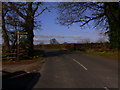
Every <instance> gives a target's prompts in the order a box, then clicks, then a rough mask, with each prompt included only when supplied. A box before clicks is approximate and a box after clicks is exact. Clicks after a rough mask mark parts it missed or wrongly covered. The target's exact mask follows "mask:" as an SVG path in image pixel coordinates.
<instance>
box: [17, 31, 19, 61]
mask: <svg viewBox="0 0 120 90" xmlns="http://www.w3.org/2000/svg"><path fill="white" fill-rule="evenodd" d="M17 61H19V31H18V32H17Z"/></svg>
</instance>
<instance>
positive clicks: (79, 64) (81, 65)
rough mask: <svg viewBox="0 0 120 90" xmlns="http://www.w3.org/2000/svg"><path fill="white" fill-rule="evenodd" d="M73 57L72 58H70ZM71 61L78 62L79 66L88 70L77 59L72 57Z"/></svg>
mask: <svg viewBox="0 0 120 90" xmlns="http://www.w3.org/2000/svg"><path fill="white" fill-rule="evenodd" d="M72 59H73V58H72ZM73 61H75V62H76V63H78V64H79V65H80V66H81V67H83V68H84V69H85V70H88V69H87V68H86V67H85V66H83V65H82V64H81V63H80V62H78V61H77V60H75V59H73Z"/></svg>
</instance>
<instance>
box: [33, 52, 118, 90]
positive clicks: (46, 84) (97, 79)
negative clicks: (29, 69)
mask: <svg viewBox="0 0 120 90" xmlns="http://www.w3.org/2000/svg"><path fill="white" fill-rule="evenodd" d="M45 55H46V60H47V61H46V63H45V64H44V65H43V67H42V69H41V70H40V73H41V78H40V79H39V81H38V82H37V84H36V85H35V86H34V88H103V90H111V89H110V88H118V63H117V60H111V59H106V58H103V57H100V56H93V55H87V54H80V53H71V52H67V51H59V50H58V51H57V50H48V51H45Z"/></svg>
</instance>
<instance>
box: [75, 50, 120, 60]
mask: <svg viewBox="0 0 120 90" xmlns="http://www.w3.org/2000/svg"><path fill="white" fill-rule="evenodd" d="M74 52H77V53H85V54H90V55H96V56H103V57H106V58H110V59H116V60H117V59H118V51H117V50H108V51H97V50H93V49H89V50H86V51H74Z"/></svg>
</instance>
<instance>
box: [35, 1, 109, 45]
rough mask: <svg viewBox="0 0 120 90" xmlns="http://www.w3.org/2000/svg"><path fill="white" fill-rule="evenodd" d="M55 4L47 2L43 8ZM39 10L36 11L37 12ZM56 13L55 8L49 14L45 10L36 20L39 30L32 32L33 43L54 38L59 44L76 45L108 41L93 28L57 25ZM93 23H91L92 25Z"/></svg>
mask: <svg viewBox="0 0 120 90" xmlns="http://www.w3.org/2000/svg"><path fill="white" fill-rule="evenodd" d="M55 4H56V3H51V2H47V3H46V5H45V6H47V7H52V6H54V5H55ZM39 11H40V10H38V12H39ZM57 17H58V12H57V9H55V8H50V12H48V10H46V11H45V12H43V13H42V14H41V15H40V16H38V17H37V18H36V19H37V20H40V21H41V25H42V27H41V29H37V30H34V34H35V37H34V43H35V44H36V43H37V44H39V43H41V42H44V43H49V40H50V39H52V38H55V39H56V40H57V41H58V42H59V43H64V42H68V43H77V42H83V40H86V39H89V40H90V42H95V41H97V40H98V39H99V38H104V39H105V40H106V41H107V40H108V37H107V36H104V35H101V34H100V33H102V32H103V31H101V30H96V29H95V28H90V27H86V28H83V29H81V28H80V27H79V24H78V23H75V24H73V25H72V26H70V27H67V26H62V25H59V24H57V22H58V21H57ZM92 23H93V22H91V25H92Z"/></svg>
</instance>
